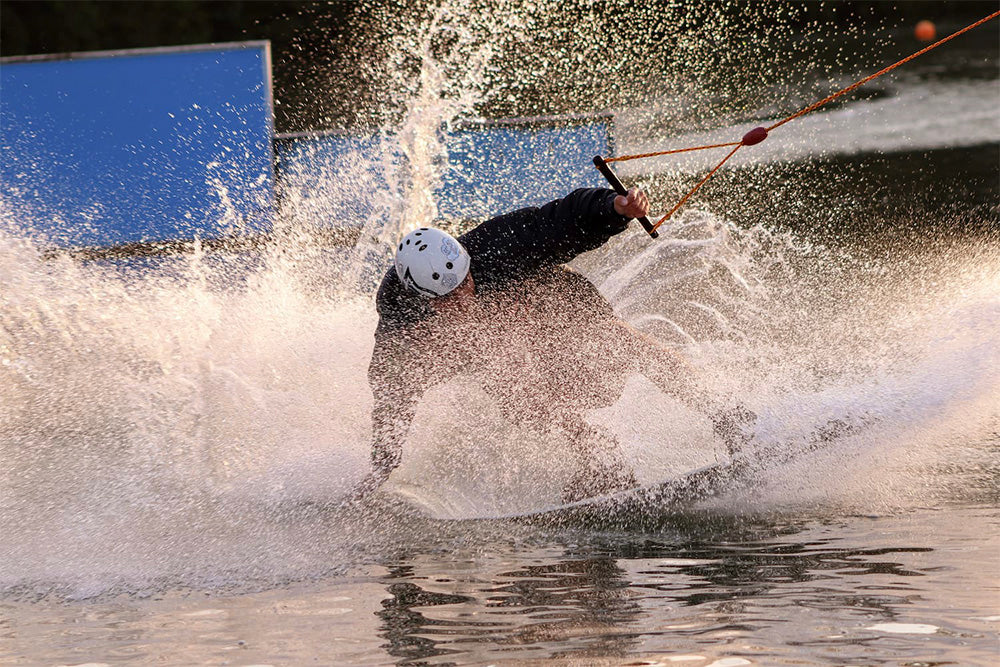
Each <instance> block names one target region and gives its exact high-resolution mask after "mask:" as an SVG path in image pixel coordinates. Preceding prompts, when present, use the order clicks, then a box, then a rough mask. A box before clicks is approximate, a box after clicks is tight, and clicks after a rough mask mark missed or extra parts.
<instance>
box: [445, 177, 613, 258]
mask: <svg viewBox="0 0 1000 667" xmlns="http://www.w3.org/2000/svg"><path fill="white" fill-rule="evenodd" d="M616 197H617V195H616V194H615V192H614V191H613V190H606V189H603V188H584V189H579V190H574V191H573V192H571V193H570V194H568V195H566V196H565V197H563V198H562V199H557V200H555V201H552V202H549V203H548V204H545V205H544V206H541V207H539V208H534V207H529V208H522V209H519V210H517V211H513V212H511V213H507V214H506V215H501V216H498V217H496V218H492V219H490V220H487V221H486V222H484V223H483V224H481V225H479V226H478V227H476V228H475V229H473V230H472V231H470V232H468V233H466V234H464V235H462V237H461V238H460V239H459V240H460V241H461V242H462V245H464V246H465V248H466V249H467V250H468V251H469V253H470V254H471V255H472V256H473V257H476V261H477V263H478V264H479V269H480V270H481V271H487V272H492V273H494V274H495V275H497V276H498V277H499V276H512V277H515V276H522V275H527V274H531V273H533V272H535V271H537V270H538V269H540V268H542V267H543V266H547V265H555V264H564V263H566V262H568V261H570V260H572V259H573V258H574V257H576V256H577V255H579V254H581V253H584V252H587V251H588V250H593V249H595V248H598V247H600V246H602V245H603V244H605V243H607V241H608V239H610V238H611V237H612V236H614V235H615V234H619V233H621V232H623V231H625V229H626V228H627V227H628V222H629V220H630V218H627V217H625V216H623V215H620V214H619V213H618V211H617V210H616V209H615V198H616Z"/></svg>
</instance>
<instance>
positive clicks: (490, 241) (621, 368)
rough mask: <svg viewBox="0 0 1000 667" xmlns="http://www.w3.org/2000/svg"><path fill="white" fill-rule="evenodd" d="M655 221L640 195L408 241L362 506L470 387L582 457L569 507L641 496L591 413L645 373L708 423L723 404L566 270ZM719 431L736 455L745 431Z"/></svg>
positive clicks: (554, 207)
mask: <svg viewBox="0 0 1000 667" xmlns="http://www.w3.org/2000/svg"><path fill="white" fill-rule="evenodd" d="M648 210H649V203H648V200H647V198H646V195H645V194H643V193H642V192H641V191H639V190H638V189H633V190H631V191H629V193H628V195H627V196H619V195H616V194H615V193H614V192H613V191H612V190H605V189H580V190H576V191H574V192H572V193H570V194H569V195H567V196H566V197H564V198H562V199H558V200H556V201H553V202H550V203H548V204H545V205H544V206H541V207H538V208H535V207H530V208H523V209H520V210H517V211H513V212H511V213H507V214H505V215H501V216H498V217H495V218H492V219H490V220H487V221H486V222H484V223H482V224H481V225H479V226H478V227H476V228H475V229H473V230H471V231H469V232H467V233H466V234H463V235H462V236H460V237H459V238H458V239H455V238H453V237H451V236H450V235H448V234H446V233H444V232H442V231H440V230H437V229H432V228H426V227H425V228H421V229H418V230H415V231H413V232H410V233H409V234H408V235H407V236H406V237H404V238H403V240H402V241H401V242H400V244H399V247H398V249H397V253H396V261H395V264H394V266H393V267H391V268H390V269H389V270H388V271H387V272H386V275H385V277H384V279H383V280H382V283H381V285H380V287H379V290H378V295H377V297H376V307H377V310H378V313H379V322H378V327H377V328H376V331H375V349H374V352H373V354H372V360H371V364H370V366H369V370H368V380H369V384H370V386H371V389H372V392H373V394H374V398H375V404H374V408H373V411H372V422H373V426H372V430H373V432H372V472H371V473H370V474H369V475H368V476H367V477H366V478H365V480H363V481H362V483H361V485H360V486H359V489H358V495H359V496H363V495H365V494H367V493H369V492H371V491H372V490H374V489H375V488H377V487H378V486H380V485H381V484H382V483H383V482H384V481H385V479H386V478H387V477H388V476H389V474H390V473H391V472H392V470H393V469H394V468H396V467H397V466H398V465H399V463H400V460H401V457H402V444H403V441H404V439H405V437H406V433H407V431H408V429H409V426H410V422H411V421H412V419H413V416H414V412H415V409H416V405H417V401H418V400H419V398H420V396H421V395H422V394H423V393H424V392H425V391H426V390H427V389H429V388H430V387H431V386H433V385H434V384H436V383H439V382H443V381H446V380H448V379H450V378H453V377H455V376H457V375H459V374H472V375H474V376H475V377H476V378H477V379H478V381H479V382H480V383H481V385H482V387H483V388H484V389H485V390H486V392H487V393H488V394H490V395H491V396H493V398H495V399H496V401H497V403H498V404H499V406H500V408H501V410H502V412H503V414H504V415H505V416H506V417H507V418H509V419H511V420H512V421H514V422H516V423H518V424H521V425H525V426H528V427H529V428H531V429H534V430H536V431H538V432H542V433H553V432H554V433H556V434H558V435H561V436H563V437H564V438H565V439H566V441H568V442H569V443H570V444H571V445H572V450H573V451H574V453H575V455H576V459H577V465H578V470H579V472H578V473H577V474H576V476H575V477H574V478H573V480H572V481H571V482H570V484H569V485H568V486H567V487H566V488H565V490H564V499H565V500H567V501H570V500H575V499H579V498H584V497H588V496H592V495H597V494H600V493H606V492H609V491H612V490H615V489H620V488H627V487H630V486H634V485H635V479H634V477H633V475H632V473H631V471H629V470H627V469H626V467H625V465H624V461H623V460H622V456H621V452H620V449H619V446H618V443H617V442H616V440H615V438H614V436H613V435H612V434H610V433H608V432H606V431H605V430H603V429H599V428H597V427H594V426H592V425H591V424H589V423H588V422H586V421H585V420H584V419H583V417H582V413H583V411H585V410H587V409H592V408H598V407H603V406H607V405H610V404H611V403H614V402H615V401H616V400H617V399H618V397H619V396H620V394H621V391H622V388H623V386H624V382H625V379H626V378H627V376H628V375H629V374H630V373H633V372H640V373H642V374H644V375H646V376H647V377H649V379H650V380H652V381H653V382H655V383H656V384H657V386H658V387H659V388H660V389H661V390H662V391H664V392H665V393H667V394H668V395H671V396H674V397H676V398H678V399H680V400H682V401H683V402H685V403H686V404H688V405H691V406H692V407H695V408H697V409H699V410H705V409H709V408H711V406H712V405H713V403H714V401H712V400H711V399H710V398H709V397H708V396H707V394H706V393H705V392H703V391H702V390H701V389H699V388H698V387H697V385H696V383H695V381H694V377H693V374H692V372H691V371H690V370H689V369H688V368H687V366H686V364H685V363H684V362H683V361H682V360H681V358H680V357H679V356H678V355H677V354H676V353H674V352H672V351H670V350H668V349H666V348H664V347H662V346H661V345H659V344H657V343H655V342H653V341H652V340H650V339H648V338H646V337H645V336H644V335H642V334H640V333H639V332H637V331H636V330H634V329H632V328H631V327H629V326H628V325H627V324H625V323H624V322H622V321H621V320H619V319H618V318H617V317H616V316H615V314H614V311H613V309H612V308H611V305H610V304H609V303H608V302H607V300H606V299H605V298H604V297H603V296H602V295H601V294H600V293H599V292H598V291H597V289H596V288H595V287H594V286H593V285H592V284H591V283H590V282H589V281H588V280H587V279H586V278H584V277H583V276H581V275H580V274H579V273H577V272H575V271H573V270H571V269H569V268H568V267H566V266H564V264H565V263H566V262H569V261H570V260H572V259H573V258H574V257H576V256H577V255H579V254H581V253H583V252H586V251H588V250H593V249H595V248H598V247H600V246H601V245H603V244H604V243H606V242H607V241H608V239H610V238H611V237H612V236H614V235H615V234H619V233H621V232H622V231H624V230H625V229H626V227H627V226H628V223H629V221H630V220H631V219H632V218H635V217H639V216H643V215H646V213H647V212H648ZM715 421H716V430H717V432H719V433H720V435H722V436H723V437H727V444H729V443H728V440H729V439H731V438H729V437H728V436H732V435H733V434H735V429H733V427H732V422H733V419H732V418H729V417H727V418H725V419H722V420H721V422H720V420H718V419H716V420H715ZM727 429H728V431H727Z"/></svg>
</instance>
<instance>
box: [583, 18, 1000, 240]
mask: <svg viewBox="0 0 1000 667" xmlns="http://www.w3.org/2000/svg"><path fill="white" fill-rule="evenodd" d="M998 16H1000V11H996V12H993V13H992V14H990V15H989V16H987V17H985V18H982V19H980V20H978V21H976V22H975V23H973V24H971V25H968V26H966V27H964V28H962V29H961V30H959V31H957V32H953V33H952V34H950V35H948V36H947V37H945V38H943V39H940V40H938V41H936V42H934V43H933V44H931V45H930V46H926V47H924V48H922V49H920V50H919V51H917V52H916V53H914V54H912V55H909V56H907V57H906V58H903V59H902V60H900V61H898V62H895V63H893V64H892V65H889V66H888V67H885V68H883V69H880V70H879V71H877V72H875V73H874V74H870V75H868V76H866V77H865V78H863V79H861V80H860V81H857V82H855V83H852V84H851V85H849V86H848V87H847V88H844V89H843V90H838V91H837V92H835V93H833V94H832V95H828V96H826V97H824V98H823V99H821V100H820V101H819V102H816V103H815V104H811V105H809V106H807V107H806V108H804V109H802V110H800V111H797V112H795V113H793V114H792V115H791V116H789V117H787V118H785V119H784V120H780V121H778V122H777V123H774V124H772V125H769V126H767V127H755V128H754V129H752V130H750V131H749V132H747V133H746V134H745V135H743V138H742V139H741V140H740V141H731V142H729V143H724V144H711V145H708V146H692V147H690V148H676V149H673V150H669V151H657V152H655V153H641V154H638V155H622V156H620V157H611V158H606V159H605V160H604V162H606V163H610V162H624V161H626V160H639V159H642V158H649V157H657V156H660V155H673V154H675V153H686V152H688V151H700V150H707V149H710V148H723V147H725V146H734V148H733V149H732V150H731V151H729V154H728V155H726V157H724V158H723V159H722V161H721V162H719V164H717V165H715V168H714V169H712V171H710V172H708V174H707V175H706V176H705V177H704V178H703V179H701V180H700V181H699V182H698V184H697V185H695V186H694V187H693V188H691V191H690V192H688V193H687V194H686V195H684V197H682V198H681V200H680V201H679V202H677V204H676V205H675V206H674V207H673V208H672V209H670V212H668V213H667V214H666V215H665V216H663V217H662V218H660V220H659V221H658V222H657V223H656V224H654V225H653V226H652V229H648V230H647V231H649V233H650V235H653V232H655V231H656V228H657V227H659V226H660V225H662V224H663V223H664V222H666V221H667V220H669V219H670V217H671V216H672V215H673V214H674V213H676V212H677V209H679V208H680V207H681V206H683V205H684V203H685V202H686V201H687V200H688V199H690V198H691V195H693V194H694V193H695V192H697V191H698V189H699V188H700V187H701V186H703V185H704V184H705V183H706V182H708V179H710V178H712V176H714V175H715V172H717V171H718V170H719V169H720V168H721V167H722V165H724V164H725V163H726V162H728V161H729V158H731V157H733V155H735V154H736V151H738V150H739V149H740V148H742V147H743V146H753V145H754V144H759V143H760V142H762V141H764V139H766V138H767V136H768V133H769V132H770V131H771V130H773V129H775V128H778V127H781V126H782V125H784V124H785V123H787V122H789V121H792V120H795V119H796V118H798V117H800V116H804V115H805V114H807V113H809V112H810V111H815V110H816V109H819V108H820V107H822V106H824V105H826V104H828V103H830V102H832V101H833V100H835V99H837V98H838V97H840V96H841V95H846V94H847V93H849V92H851V91H852V90H855V89H856V88H858V87H860V86H863V85H864V84H866V83H868V82H869V81H871V80H872V79H876V78H878V77H880V76H882V75H883V74H887V73H889V72H891V71H892V70H894V69H896V68H897V67H899V66H901V65H905V64H906V63H908V62H910V61H911V60H913V59H914V58H916V57H917V56H921V55H923V54H925V53H927V52H928V51H930V50H931V49H936V48H937V47H939V46H941V45H942V44H944V43H945V42H948V41H950V40H952V39H955V38H956V37H958V36H959V35H961V34H963V33H966V32H968V31H970V30H972V29H973V28H978V27H979V26H981V25H983V24H984V23H986V22H988V21H991V20H993V19H995V18H996V17H998ZM595 161H596V158H595Z"/></svg>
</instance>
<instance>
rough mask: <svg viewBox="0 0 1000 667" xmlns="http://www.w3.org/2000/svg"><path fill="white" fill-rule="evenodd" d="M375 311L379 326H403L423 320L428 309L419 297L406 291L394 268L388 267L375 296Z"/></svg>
mask: <svg viewBox="0 0 1000 667" xmlns="http://www.w3.org/2000/svg"><path fill="white" fill-rule="evenodd" d="M375 310H376V311H378V314H379V321H380V323H381V324H383V325H390V326H404V325H406V324H413V323H416V322H419V321H420V320H422V319H424V318H425V317H426V316H427V310H428V308H427V305H426V304H425V303H424V302H423V299H422V298H421V297H419V296H418V295H416V294H414V293H413V292H411V291H410V290H408V289H406V286H404V285H403V282H402V281H401V280H400V279H399V276H398V275H397V274H396V267H395V266H390V267H389V270H388V271H386V272H385V276H383V277H382V282H381V283H380V284H379V287H378V292H376V294H375Z"/></svg>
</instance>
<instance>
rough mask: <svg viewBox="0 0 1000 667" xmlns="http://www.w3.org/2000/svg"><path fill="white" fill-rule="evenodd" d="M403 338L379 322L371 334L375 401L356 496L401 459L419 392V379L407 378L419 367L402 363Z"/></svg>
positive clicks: (380, 479) (370, 378)
mask: <svg viewBox="0 0 1000 667" xmlns="http://www.w3.org/2000/svg"><path fill="white" fill-rule="evenodd" d="M406 339H407V335H406V332H405V330H403V331H401V330H393V329H391V328H389V327H384V326H382V324H381V323H380V325H379V328H378V330H377V331H376V333H375V349H374V351H373V353H372V360H371V363H370V364H369V366H368V384H369V386H370V387H371V390H372V394H373V396H374V399H375V403H374V405H373V407H372V455H371V462H372V469H371V472H370V473H369V474H368V475H367V476H366V477H365V479H364V480H363V481H362V483H361V485H360V488H359V490H358V495H362V496H363V495H367V494H368V493H371V492H372V491H374V490H375V489H377V488H378V487H379V486H381V485H382V483H383V482H385V480H386V479H387V478H388V477H389V474H390V473H392V471H393V470H395V469H396V468H397V467H398V466H399V463H400V461H401V460H402V457H403V442H404V440H405V439H406V434H407V431H409V428H410V423H411V422H412V421H413V416H414V414H415V411H416V404H417V399H418V398H419V396H420V394H421V393H422V391H423V382H422V378H419V377H411V376H412V375H413V372H412V369H413V368H418V367H419V365H415V364H407V363H406V358H407V357H408V356H409V355H408V354H407V348H408V346H407V340H406ZM406 369H410V370H409V371H407V370H406Z"/></svg>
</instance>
